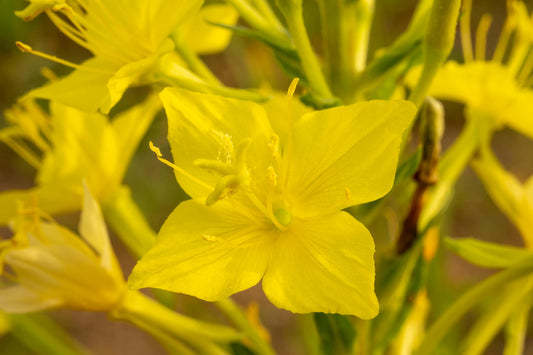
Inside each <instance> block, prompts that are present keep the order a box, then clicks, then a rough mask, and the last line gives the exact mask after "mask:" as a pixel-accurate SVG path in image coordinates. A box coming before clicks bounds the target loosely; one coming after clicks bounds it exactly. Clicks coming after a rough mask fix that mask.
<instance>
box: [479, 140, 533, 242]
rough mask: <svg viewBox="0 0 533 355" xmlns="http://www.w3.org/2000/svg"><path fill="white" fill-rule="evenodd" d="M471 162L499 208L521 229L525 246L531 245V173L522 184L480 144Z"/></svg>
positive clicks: (532, 218) (532, 203)
mask: <svg viewBox="0 0 533 355" xmlns="http://www.w3.org/2000/svg"><path fill="white" fill-rule="evenodd" d="M472 166H473V167H474V169H475V171H476V173H477V175H478V176H479V178H480V179H481V181H482V182H483V185H484V186H485V188H486V190H487V192H488V193H489V195H490V197H491V198H492V200H493V201H494V203H495V204H496V205H497V206H498V207H499V209H500V210H501V211H502V212H503V213H504V214H505V215H506V216H507V218H509V220H510V221H512V222H513V223H514V224H515V226H516V227H517V228H518V230H519V231H520V232H521V234H522V237H523V239H524V243H525V245H526V247H527V248H529V249H532V248H533V176H531V177H530V178H529V179H528V180H527V181H526V182H525V183H524V184H522V183H521V182H520V181H519V180H518V179H517V178H516V177H515V176H513V175H512V174H510V173H509V172H507V171H506V170H505V169H504V168H503V167H502V166H501V165H500V163H499V162H498V160H497V158H496V157H495V156H494V155H493V153H492V152H491V151H490V148H488V147H483V149H482V150H481V154H480V155H479V156H478V157H477V159H474V161H473V164H472Z"/></svg>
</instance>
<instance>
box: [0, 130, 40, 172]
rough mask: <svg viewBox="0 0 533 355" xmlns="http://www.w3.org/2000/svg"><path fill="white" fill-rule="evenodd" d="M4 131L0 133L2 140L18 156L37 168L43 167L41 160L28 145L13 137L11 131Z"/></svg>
mask: <svg viewBox="0 0 533 355" xmlns="http://www.w3.org/2000/svg"><path fill="white" fill-rule="evenodd" d="M2 133H3V134H1V135H0V140H1V141H3V142H4V143H5V144H6V145H7V146H8V147H9V148H11V149H12V150H13V151H14V152H15V153H16V154H17V155H18V156H20V157H21V158H22V159H24V160H25V161H26V162H27V163H28V164H30V165H31V166H32V167H33V168H35V169H37V170H38V169H39V168H40V167H41V160H40V159H39V157H38V156H37V155H36V154H35V153H34V152H33V151H32V150H31V149H30V148H29V147H28V146H26V145H25V144H24V143H22V142H18V141H16V140H15V139H13V137H12V135H11V134H10V133H9V132H5V131H4V132H2Z"/></svg>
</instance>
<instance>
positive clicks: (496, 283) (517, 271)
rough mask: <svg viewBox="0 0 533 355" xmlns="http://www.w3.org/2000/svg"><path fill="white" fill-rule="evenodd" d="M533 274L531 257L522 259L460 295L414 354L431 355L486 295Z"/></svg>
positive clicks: (532, 258) (532, 259)
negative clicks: (458, 322)
mask: <svg viewBox="0 0 533 355" xmlns="http://www.w3.org/2000/svg"><path fill="white" fill-rule="evenodd" d="M531 272H533V257H529V258H527V259H524V260H522V261H520V262H518V263H517V264H515V266H513V267H511V268H509V269H507V270H504V271H502V272H500V273H498V274H496V275H493V276H491V277H489V278H487V279H485V280H484V281H482V282H480V283H479V284H477V285H476V286H474V287H473V288H471V289H470V290H468V291H467V292H465V293H464V294H462V295H461V297H459V299H457V300H456V301H455V302H454V303H453V304H452V305H451V306H450V307H448V309H447V310H446V311H445V312H444V314H442V315H441V316H440V317H439V318H438V319H437V321H436V322H435V323H434V324H433V325H432V326H431V328H430V329H429V331H428V333H427V335H426V337H425V338H424V341H423V342H422V344H421V345H420V347H419V348H418V350H417V352H416V354H418V355H424V354H433V353H434V350H435V349H436V347H437V346H438V345H439V342H440V341H441V340H442V338H443V337H444V336H445V335H446V333H447V332H448V330H449V329H450V328H451V327H452V326H453V325H454V324H455V323H456V322H457V321H458V320H459V319H460V318H461V317H462V316H463V315H464V314H465V313H466V312H468V311H469V310H470V309H471V308H472V306H474V305H475V304H476V303H478V302H479V301H480V300H481V299H483V298H484V297H486V296H487V295H490V294H492V293H493V292H496V291H497V290H499V289H500V288H501V287H504V286H505V285H507V284H508V283H509V282H511V281H514V280H516V279H518V278H520V277H523V276H526V275H529V274H531Z"/></svg>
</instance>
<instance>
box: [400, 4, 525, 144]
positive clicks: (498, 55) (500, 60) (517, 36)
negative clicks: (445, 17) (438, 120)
mask: <svg viewBox="0 0 533 355" xmlns="http://www.w3.org/2000/svg"><path fill="white" fill-rule="evenodd" d="M470 6H471V4H470V2H467V4H466V5H465V8H466V9H467V12H466V13H464V14H463V17H462V20H461V21H462V22H463V23H462V24H461V31H462V33H461V38H462V44H463V54H464V57H465V63H464V64H459V63H456V62H453V61H450V62H448V63H446V64H445V65H444V66H443V68H442V69H441V70H440V71H439V73H438V74H437V76H436V77H435V80H434V81H433V83H432V85H431V89H430V91H429V94H430V95H432V96H435V97H437V98H441V99H445V100H451V101H457V102H462V103H465V104H466V106H467V108H468V109H470V110H469V111H470V112H477V113H482V114H483V115H486V116H487V117H490V118H492V120H493V123H492V128H493V130H496V129H498V128H501V127H502V126H503V125H506V126H509V127H511V128H513V129H515V130H517V131H518V132H520V133H522V134H524V135H526V136H528V137H530V138H533V106H532V105H531V103H532V102H533V91H532V90H531V89H530V87H531V84H533V76H532V75H531V74H532V69H533V52H531V51H529V48H530V47H531V44H532V43H533V23H532V21H533V20H532V19H531V18H530V16H529V15H528V13H527V8H526V6H525V4H524V3H522V2H520V1H508V12H509V14H508V17H507V20H506V23H505V25H504V27H503V30H502V33H501V36H500V39H499V42H498V45H497V48H496V50H495V52H494V55H493V58H492V59H491V60H486V59H485V52H486V49H485V42H486V34H487V32H488V29H489V27H490V23H491V19H492V18H491V16H490V15H489V14H485V15H484V16H483V17H482V19H481V21H480V24H479V27H478V29H477V33H476V48H475V53H474V55H473V54H472V53H471V52H472V49H471V47H472V44H471V40H470V29H469V26H470V20H469V16H470V11H469V10H468V9H469V7H470ZM512 35H514V37H513V41H512V42H510V40H509V39H510V38H511V36H512ZM506 53H508V55H506ZM418 75H419V71H418V70H415V71H413V72H412V73H411V74H410V75H409V76H408V78H407V81H408V83H410V84H413V83H415V82H416V77H417V76H418ZM467 112H468V111H467Z"/></svg>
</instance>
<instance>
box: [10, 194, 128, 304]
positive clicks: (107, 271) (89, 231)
mask: <svg viewBox="0 0 533 355" xmlns="http://www.w3.org/2000/svg"><path fill="white" fill-rule="evenodd" d="M14 229H15V230H14V232H15V235H14V237H13V238H12V239H11V240H8V241H4V242H3V243H2V244H1V245H0V248H1V249H0V252H1V253H0V256H1V259H0V262H1V263H2V265H3V266H4V268H3V272H2V274H1V277H2V284H1V286H0V310H3V311H5V312H10V313H25V312H32V311H38V310H42V309H47V308H51V307H58V306H62V307H69V308H76V309H83V310H93V311H96V310H110V309H112V308H114V307H115V306H116V305H117V304H118V302H119V301H120V300H121V298H122V296H123V294H124V291H125V282H124V279H123V276H122V271H121V270H120V267H119V265H118V263H117V260H116V258H115V255H114V253H113V250H112V248H111V244H110V241H109V237H108V234H107V230H106V227H105V224H104V220H103V217H102V215H101V212H100V208H99V207H98V204H97V203H96V201H95V200H94V198H93V197H92V196H91V195H90V192H89V190H88V189H87V187H86V185H85V198H84V202H83V210H82V214H81V220H80V225H79V232H80V236H81V238H80V237H79V236H77V235H76V234H74V233H72V232H71V231H69V230H68V229H66V228H64V227H62V226H60V225H58V224H57V223H55V222H54V221H52V220H49V219H47V218H44V217H43V216H41V215H40V213H39V212H38V210H37V209H36V208H35V207H32V206H29V207H28V206H25V207H22V208H21V209H20V210H19V215H18V219H17V221H16V223H15V226H14ZM5 266H7V267H5Z"/></svg>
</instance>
